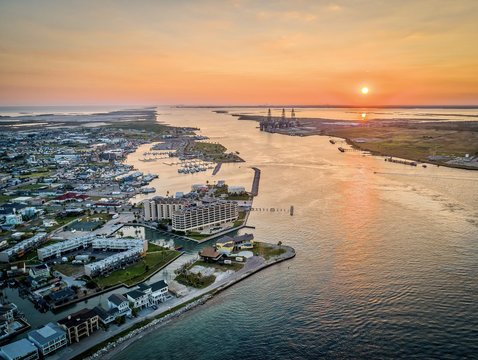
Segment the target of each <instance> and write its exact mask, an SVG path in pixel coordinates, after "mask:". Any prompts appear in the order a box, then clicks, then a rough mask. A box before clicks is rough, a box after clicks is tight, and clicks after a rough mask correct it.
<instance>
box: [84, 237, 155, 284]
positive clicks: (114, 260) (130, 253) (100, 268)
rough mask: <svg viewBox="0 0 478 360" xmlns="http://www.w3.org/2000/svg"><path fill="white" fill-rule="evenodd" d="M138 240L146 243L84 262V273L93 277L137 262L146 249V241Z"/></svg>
mask: <svg viewBox="0 0 478 360" xmlns="http://www.w3.org/2000/svg"><path fill="white" fill-rule="evenodd" d="M140 242H141V245H143V244H144V243H146V245H145V246H136V247H134V248H132V249H129V250H126V251H123V252H120V253H117V254H114V255H112V256H109V257H107V258H105V259H103V260H100V261H97V262H94V263H90V264H86V265H85V274H86V275H88V276H92V277H94V276H98V275H102V274H107V273H109V272H111V271H114V270H116V269H120V268H122V267H124V266H127V265H130V264H133V263H135V262H137V261H138V260H139V259H140V258H141V257H143V256H144V254H145V253H146V250H147V241H146V240H144V241H143V240H140ZM145 248H146V250H145Z"/></svg>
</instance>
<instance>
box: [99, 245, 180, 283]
mask: <svg viewBox="0 0 478 360" xmlns="http://www.w3.org/2000/svg"><path fill="white" fill-rule="evenodd" d="M178 254H179V252H178V251H175V250H164V251H160V252H154V253H147V254H146V256H145V257H144V258H143V259H142V260H141V261H140V262H138V263H136V264H134V265H131V266H129V267H127V268H126V269H124V270H123V269H121V270H116V271H114V272H112V273H111V274H109V275H108V276H107V277H98V278H95V279H94V280H95V282H96V283H97V284H98V286H99V287H100V288H108V287H111V286H115V285H117V284H122V283H123V284H125V285H133V284H135V283H137V282H141V281H143V280H144V279H146V278H147V277H149V276H150V275H151V274H153V273H154V272H155V271H157V270H158V269H160V268H161V267H163V266H164V265H165V264H167V263H168V262H169V261H171V260H172V259H174V258H175V257H176V256H177V255H178Z"/></svg>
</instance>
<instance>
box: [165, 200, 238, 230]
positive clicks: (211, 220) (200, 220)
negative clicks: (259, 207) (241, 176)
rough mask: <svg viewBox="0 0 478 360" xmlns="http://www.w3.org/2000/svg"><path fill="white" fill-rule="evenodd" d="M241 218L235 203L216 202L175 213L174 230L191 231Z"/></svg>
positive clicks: (190, 207)
mask: <svg viewBox="0 0 478 360" xmlns="http://www.w3.org/2000/svg"><path fill="white" fill-rule="evenodd" d="M238 217H239V213H238V206H237V203H236V202H234V201H215V202H212V203H209V204H202V205H195V206H189V207H186V208H184V209H181V210H178V211H175V212H174V213H173V219H172V220H173V221H172V222H173V227H172V228H173V230H176V231H191V230H197V229H200V228H202V227H205V226H215V225H220V224H223V223H227V222H233V221H235V220H237V218H238Z"/></svg>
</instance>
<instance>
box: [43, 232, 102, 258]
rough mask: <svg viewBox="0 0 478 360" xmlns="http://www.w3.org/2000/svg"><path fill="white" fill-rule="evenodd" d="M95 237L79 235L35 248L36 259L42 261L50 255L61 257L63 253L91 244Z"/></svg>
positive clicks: (84, 247)
mask: <svg viewBox="0 0 478 360" xmlns="http://www.w3.org/2000/svg"><path fill="white" fill-rule="evenodd" d="M95 238H96V236H95V235H87V236H80V237H76V238H73V239H70V240H65V241H62V242H58V243H56V244H52V245H48V246H45V247H43V248H40V249H38V250H37V255H38V259H39V260H40V261H44V260H46V259H49V258H52V257H61V256H62V255H63V254H64V253H67V252H70V251H73V250H78V249H86V248H88V247H89V246H90V245H91V244H92V242H93V239H95Z"/></svg>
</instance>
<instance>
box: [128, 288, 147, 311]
mask: <svg viewBox="0 0 478 360" xmlns="http://www.w3.org/2000/svg"><path fill="white" fill-rule="evenodd" d="M125 295H126V298H127V299H128V301H130V302H132V303H133V308H135V309H136V308H140V309H142V308H145V307H148V306H149V294H147V293H144V292H142V291H141V290H131V291H129V292H127V293H126V294H125Z"/></svg>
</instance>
